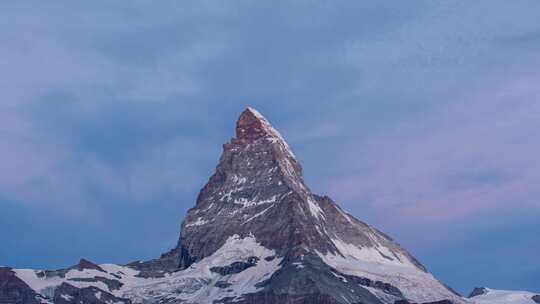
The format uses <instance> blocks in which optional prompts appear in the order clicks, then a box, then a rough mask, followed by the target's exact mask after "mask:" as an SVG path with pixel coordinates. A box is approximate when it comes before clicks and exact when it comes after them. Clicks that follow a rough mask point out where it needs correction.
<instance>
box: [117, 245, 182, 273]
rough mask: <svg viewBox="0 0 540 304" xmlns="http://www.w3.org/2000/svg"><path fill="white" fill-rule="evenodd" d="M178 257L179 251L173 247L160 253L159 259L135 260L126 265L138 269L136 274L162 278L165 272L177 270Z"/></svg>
mask: <svg viewBox="0 0 540 304" xmlns="http://www.w3.org/2000/svg"><path fill="white" fill-rule="evenodd" d="M179 259H180V258H179V253H178V251H177V250H176V249H174V250H171V251H169V252H167V253H164V254H162V255H161V257H160V258H159V259H153V260H150V261H144V262H141V261H136V262H132V263H129V264H127V266H129V267H131V268H134V269H136V270H139V271H140V273H139V275H138V276H140V277H142V278H162V277H164V276H165V274H167V273H171V272H174V271H177V270H178V267H179Z"/></svg>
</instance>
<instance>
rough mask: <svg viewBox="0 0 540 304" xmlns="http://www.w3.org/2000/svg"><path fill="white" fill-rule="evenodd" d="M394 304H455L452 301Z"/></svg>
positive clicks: (397, 302) (395, 303)
mask: <svg viewBox="0 0 540 304" xmlns="http://www.w3.org/2000/svg"><path fill="white" fill-rule="evenodd" d="M394 304H454V302H452V301H450V300H442V301H435V302H424V303H413V302H409V301H406V300H399V301H396V302H394Z"/></svg>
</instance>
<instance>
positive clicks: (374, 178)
mask: <svg viewBox="0 0 540 304" xmlns="http://www.w3.org/2000/svg"><path fill="white" fill-rule="evenodd" d="M538 80H540V79H539V78H538V77H537V76H536V75H531V76H529V77H524V78H523V79H509V80H507V81H501V82H500V83H496V84H493V85H492V86H490V87H486V88H485V92H482V93H480V94H477V95H475V96H471V97H468V98H467V99H464V100H456V102H455V103H453V104H451V105H449V106H445V107H443V108H441V110H440V111H439V113H438V114H436V115H434V116H432V117H429V118H426V119H425V121H420V122H417V123H415V124H410V125H403V126H401V127H400V129H399V131H398V132H397V133H396V134H395V136H392V137H388V138H384V141H378V140H376V141H374V142H371V143H370V145H371V146H372V149H371V150H370V154H369V155H363V156H361V157H360V158H359V159H360V160H359V161H362V162H365V163H369V164H373V165H372V166H370V168H369V169H368V171H367V172H365V173H363V174H361V175H356V176H347V177H344V178H342V179H338V180H336V181H333V182H331V186H330V187H329V188H330V189H331V191H332V192H333V193H336V194H338V195H341V196H342V198H343V199H346V200H351V199H357V200H358V201H367V202H369V204H370V205H371V206H372V207H373V208H376V209H378V210H379V211H380V212H381V214H384V213H386V212H389V210H392V211H393V212H396V213H397V216H396V217H392V221H395V220H396V219H397V220H398V221H404V222H411V221H413V222H417V221H422V222H430V221H441V220H442V221H451V220H456V219H462V218H464V217H470V216H473V215H478V214H482V213H483V212H485V211H493V210H500V212H504V210H505V209H527V208H540V201H539V200H538V199H537V198H538V197H540V190H538V187H536V186H535V185H537V184H538V183H539V182H540V165H539V162H538V161H537V157H538V155H539V154H540V143H538V141H536V140H535V137H536V135H535V134H536V133H537V130H539V129H540V120H539V119H538V118H540V90H539V89H538V87H537V85H536V83H537V81H538ZM358 149H359V150H360V148H358Z"/></svg>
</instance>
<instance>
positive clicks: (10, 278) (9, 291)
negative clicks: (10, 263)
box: [0, 267, 41, 304]
mask: <svg viewBox="0 0 540 304" xmlns="http://www.w3.org/2000/svg"><path fill="white" fill-rule="evenodd" d="M39 303H41V301H40V297H39V296H38V294H36V293H35V292H34V291H33V290H32V289H31V288H30V286H28V285H27V284H26V283H25V282H24V281H22V280H21V279H19V278H18V277H17V276H16V275H15V273H14V272H13V271H12V270H11V268H7V267H0V304H39Z"/></svg>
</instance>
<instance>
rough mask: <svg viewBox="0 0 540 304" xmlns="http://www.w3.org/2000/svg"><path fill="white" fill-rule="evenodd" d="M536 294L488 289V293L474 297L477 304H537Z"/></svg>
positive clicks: (472, 299) (473, 299)
mask: <svg viewBox="0 0 540 304" xmlns="http://www.w3.org/2000/svg"><path fill="white" fill-rule="evenodd" d="M534 295H535V294H534V293H531V292H527V291H511V290H494V289H487V293H486V294H483V295H479V296H476V297H472V298H471V299H470V300H471V301H473V302H474V303H475V304H537V303H536V302H535V301H533V299H532V297H533V296H534Z"/></svg>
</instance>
